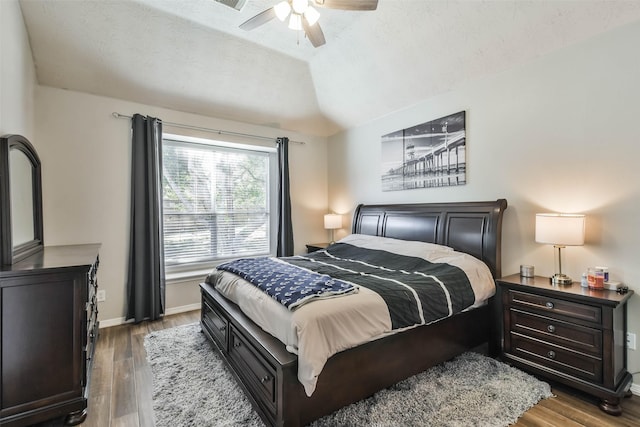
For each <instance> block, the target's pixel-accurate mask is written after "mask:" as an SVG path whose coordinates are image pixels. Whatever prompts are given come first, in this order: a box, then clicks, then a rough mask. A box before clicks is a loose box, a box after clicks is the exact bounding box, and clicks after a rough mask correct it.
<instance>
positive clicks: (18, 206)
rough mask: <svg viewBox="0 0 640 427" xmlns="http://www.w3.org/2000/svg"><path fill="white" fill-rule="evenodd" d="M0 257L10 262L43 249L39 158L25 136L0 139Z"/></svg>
mask: <svg viewBox="0 0 640 427" xmlns="http://www.w3.org/2000/svg"><path fill="white" fill-rule="evenodd" d="M0 230H1V232H2V234H1V236H2V237H1V238H0V259H1V261H2V265H11V264H14V263H16V262H18V261H20V260H22V259H24V258H26V257H28V256H30V255H32V254H34V253H36V252H38V251H40V250H42V248H43V232H42V182H41V172H40V158H39V157H38V154H37V153H36V150H35V149H34V148H33V145H31V143H30V142H29V140H27V138H25V137H23V136H20V135H5V136H3V137H2V138H0Z"/></svg>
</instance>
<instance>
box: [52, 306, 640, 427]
mask: <svg viewBox="0 0 640 427" xmlns="http://www.w3.org/2000/svg"><path fill="white" fill-rule="evenodd" d="M199 319H200V311H192V312H188V313H181V314H176V315H171V316H166V317H165V318H164V319H163V320H160V321H155V322H144V323H142V324H140V325H122V326H116V327H113V328H105V329H101V330H100V338H99V340H98V344H97V347H96V353H95V360H94V365H93V377H92V382H91V391H90V402H89V416H88V417H87V419H86V421H85V422H84V423H83V424H82V426H85V427H94V426H95V427H116V426H118V427H120V426H123V427H125V426H126V427H138V426H139V427H148V426H153V425H154V422H153V409H152V404H151V388H152V380H153V378H152V376H151V370H150V368H149V365H148V364H147V359H146V352H145V350H144V345H143V342H144V336H145V335H146V334H147V333H149V332H151V331H156V330H160V329H166V328H171V327H174V326H179V325H184V324H188V323H193V322H197V321H199ZM552 390H553V393H554V394H555V395H556V397H553V398H550V399H545V400H543V401H542V402H540V403H538V404H537V405H536V406H534V407H533V408H531V409H530V410H529V411H527V412H526V413H525V414H524V415H523V416H522V417H521V418H520V419H519V420H518V422H517V423H516V424H515V425H516V426H526V427H530V426H536V427H545V426H563V427H564V426H575V427H579V426H587V427H608V426H640V396H632V397H630V398H628V399H624V402H623V404H622V407H623V414H622V416H620V417H613V416H610V415H606V414H605V413H603V412H602V411H600V409H598V407H597V405H596V404H597V401H596V400H594V399H592V398H590V397H589V396H586V395H582V394H580V393H578V392H576V391H574V390H570V389H568V388H566V387H562V386H559V385H554V386H553V387H552ZM52 425H54V424H52V423H48V424H47V426H52ZM176 427H180V426H176Z"/></svg>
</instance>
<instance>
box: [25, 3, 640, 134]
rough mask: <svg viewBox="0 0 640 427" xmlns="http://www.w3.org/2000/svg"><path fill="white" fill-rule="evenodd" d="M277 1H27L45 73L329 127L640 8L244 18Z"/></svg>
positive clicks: (142, 96)
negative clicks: (300, 21)
mask: <svg viewBox="0 0 640 427" xmlns="http://www.w3.org/2000/svg"><path fill="white" fill-rule="evenodd" d="M278 1H279V0H247V3H246V5H245V6H244V8H243V9H242V10H241V11H237V10H235V9H233V8H231V7H229V6H226V5H224V4H222V3H220V2H217V1H215V0H181V1H180V0H20V5H21V8H22V12H23V15H24V19H25V24H26V28H27V32H28V34H29V39H30V43H31V49H32V52H33V58H34V62H35V65H36V75H37V79H38V82H39V83H40V84H41V85H46V86H53V87H58V88H66V89H72V90H76V91H81V92H87V93H91V94H96V95H102V96H108V97H113V98H120V99H124V100H129V101H134V102H139V103H144V104H150V105H156V106H161V107H165V108H169V109H173V110H179V111H186V112H193V113H197V114H201V115H206V116H213V117H219V118H226V119H232V120H237V121H240V122H246V123H252V124H259V125H265V126H271V127H276V128H281V129H284V130H291V131H298V132H302V133H306V134H310V135H320V136H329V135H333V134H335V133H337V132H339V131H341V130H344V129H348V128H351V127H354V126H357V125H359V124H363V123H366V122H368V121H371V120H374V119H376V118H379V117H381V116H384V115H386V114H389V113H391V112H393V111H397V110H399V109H402V108H404V107H408V106H410V105H413V104H416V103H418V102H420V101H422V100H424V99H428V98H430V97H432V96H435V95H437V94H440V93H443V92H446V91H449V90H452V89H455V88H456V86H458V85H460V84H461V83H463V82H465V81H469V80H474V79H479V78H482V77H483V76H485V75H488V74H492V73H497V72H500V71H503V70H506V69H508V68H511V67H514V66H517V65H520V64H523V63H526V62H527V61H531V60H533V59H535V58H536V57H538V56H540V55H543V54H545V53H548V52H551V51H554V50H557V49H561V48H563V47H566V46H569V45H571V44H575V43H577V42H580V41H583V40H585V39H587V38H590V37H593V36H595V35H597V34H599V33H602V32H605V31H608V30H611V29H613V28H615V27H618V26H621V25H625V24H628V23H631V22H635V21H639V20H640V1H637V0H628V1H627V0H582V1H576V0H495V1H493V0H483V1H480V0H379V5H378V9H377V10H376V11H367V12H361V11H360V12H358V11H339V10H329V9H324V8H323V9H318V10H319V11H320V12H321V17H320V21H319V22H320V24H321V25H322V29H323V31H324V34H325V38H326V40H327V43H326V44H325V45H324V46H321V47H319V48H313V47H312V46H311V44H310V43H309V41H308V40H306V39H305V38H304V35H303V34H302V35H301V34H299V33H297V32H295V31H293V30H290V29H288V28H287V26H286V24H284V23H282V22H280V21H278V20H277V19H275V20H273V21H270V22H268V23H267V24H265V25H263V26H261V27H259V28H257V29H255V30H253V31H250V32H246V31H244V30H241V29H239V28H238V25H240V24H241V23H242V22H244V21H245V20H247V19H248V18H250V17H252V16H253V15H255V14H257V13H259V12H261V11H263V10H265V9H267V8H268V7H270V6H273V5H274V4H276V3H277V2H278ZM576 72H579V70H576Z"/></svg>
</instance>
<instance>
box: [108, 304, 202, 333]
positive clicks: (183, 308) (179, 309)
mask: <svg viewBox="0 0 640 427" xmlns="http://www.w3.org/2000/svg"><path fill="white" fill-rule="evenodd" d="M200 306H201V303H199V302H198V303H194V304H188V305H181V306H179V307H171V308H167V311H166V312H165V313H164V315H165V316H169V315H172V314H178V313H184V312H186V311H193V310H199V309H200ZM126 323H133V320H126V319H125V318H124V317H117V318H115V319H106V320H101V321H100V329H103V328H110V327H112V326H118V325H124V324H126Z"/></svg>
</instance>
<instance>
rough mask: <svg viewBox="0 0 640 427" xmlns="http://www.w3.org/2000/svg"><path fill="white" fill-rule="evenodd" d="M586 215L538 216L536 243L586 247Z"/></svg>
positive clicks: (542, 214)
mask: <svg viewBox="0 0 640 427" xmlns="http://www.w3.org/2000/svg"><path fill="white" fill-rule="evenodd" d="M584 223H585V217H584V215H575V214H554V213H541V214H536V242H538V243H546V244H550V245H558V246H581V245H584Z"/></svg>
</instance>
